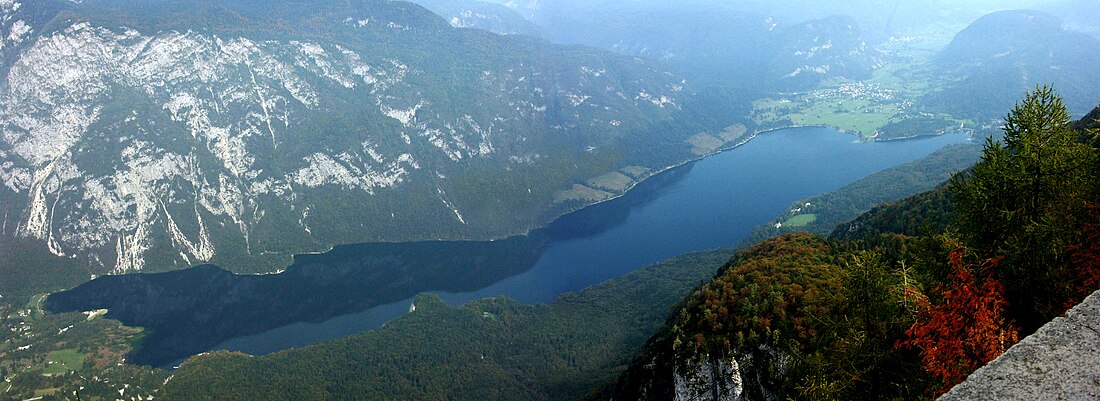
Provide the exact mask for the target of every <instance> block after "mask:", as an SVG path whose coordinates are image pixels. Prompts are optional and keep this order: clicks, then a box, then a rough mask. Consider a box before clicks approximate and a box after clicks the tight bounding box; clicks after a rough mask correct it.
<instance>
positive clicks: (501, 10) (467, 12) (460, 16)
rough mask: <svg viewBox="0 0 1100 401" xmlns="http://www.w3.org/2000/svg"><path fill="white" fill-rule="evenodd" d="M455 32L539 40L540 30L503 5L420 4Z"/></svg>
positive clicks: (445, 0)
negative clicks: (469, 30)
mask: <svg viewBox="0 0 1100 401" xmlns="http://www.w3.org/2000/svg"><path fill="white" fill-rule="evenodd" d="M413 3H416V4H419V5H421V6H424V8H427V9H429V10H431V11H432V12H433V13H436V14H438V15H439V16H441V17H443V19H445V20H447V22H448V23H450V24H451V26H453V27H456V28H474V29H481V30H486V31H489V32H493V33H498V34H501V35H528V36H539V35H540V34H541V28H539V27H538V26H537V25H535V24H534V23H532V22H530V21H528V20H526V19H525V18H523V16H522V15H520V14H519V13H517V12H516V11H514V10H512V9H510V8H508V7H505V6H503V5H499V4H495V3H490V2H485V1H479V0H417V1H414V2H413Z"/></svg>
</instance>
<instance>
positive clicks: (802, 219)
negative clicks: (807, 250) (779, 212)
mask: <svg viewBox="0 0 1100 401" xmlns="http://www.w3.org/2000/svg"><path fill="white" fill-rule="evenodd" d="M815 221H817V215H816V214H813V213H806V214H799V215H795V216H794V217H791V218H789V219H787V221H785V222H783V225H784V226H786V227H805V226H806V225H807V224H810V223H813V222H815Z"/></svg>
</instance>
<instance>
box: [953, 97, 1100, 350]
mask: <svg viewBox="0 0 1100 401" xmlns="http://www.w3.org/2000/svg"><path fill="white" fill-rule="evenodd" d="M1070 124H1071V121H1070V118H1069V114H1068V113H1067V112H1066V107H1065V105H1064V104H1063V103H1062V99H1061V98H1059V97H1058V95H1057V94H1056V93H1055V92H1054V90H1053V89H1052V88H1051V87H1049V86H1040V87H1037V88H1036V89H1035V90H1034V91H1032V92H1030V93H1028V94H1027V96H1026V97H1025V98H1024V100H1023V101H1022V102H1020V103H1017V105H1016V107H1015V108H1014V109H1013V110H1012V111H1011V112H1009V114H1008V116H1007V117H1005V124H1004V142H1003V143H1001V142H1000V141H994V140H992V139H989V140H987V142H986V145H985V150H984V155H983V156H982V160H981V161H980V162H979V163H978V164H976V165H975V166H974V168H973V169H972V170H971V171H970V172H968V173H966V174H960V175H958V176H956V177H955V178H954V179H952V182H951V185H950V188H951V192H952V194H953V195H954V196H955V201H956V206H957V208H958V209H957V210H958V213H957V216H958V219H959V221H958V223H959V228H960V230H961V231H962V232H963V233H965V235H967V240H968V241H967V242H969V243H970V244H971V246H973V247H975V248H977V249H980V250H983V251H985V252H986V253H987V256H988V257H993V256H1004V258H1005V262H1004V263H1003V264H1002V265H1001V266H1000V267H999V268H998V270H997V272H996V276H997V277H998V278H999V279H1000V280H1001V281H1003V282H1004V284H1005V286H1006V288H1007V294H1006V295H1007V298H1008V301H1009V304H1010V305H1011V310H1012V311H1014V317H1015V318H1017V319H1018V321H1019V322H1020V324H1021V325H1022V326H1023V328H1024V330H1025V332H1030V331H1033V330H1035V329H1037V328H1038V327H1039V326H1040V325H1042V324H1043V323H1045V322H1047V321H1049V320H1050V319H1051V318H1053V317H1054V316H1057V315H1059V314H1061V313H1062V312H1063V311H1064V304H1065V301H1066V299H1067V298H1071V297H1073V296H1074V294H1075V291H1074V290H1073V285H1072V283H1071V281H1072V276H1073V274H1072V271H1073V269H1072V266H1071V265H1070V258H1069V254H1068V252H1067V247H1068V245H1070V244H1073V243H1076V242H1077V239H1078V237H1079V236H1080V221H1082V218H1083V217H1084V216H1086V215H1087V204H1088V199H1089V198H1090V196H1089V195H1090V192H1091V188H1092V187H1093V186H1094V185H1095V177H1094V174H1093V173H1092V169H1091V168H1090V167H1091V166H1092V164H1093V163H1094V162H1095V160H1096V149H1095V148H1093V147H1091V146H1088V145H1086V144H1084V143H1082V142H1081V141H1080V136H1079V135H1078V134H1077V133H1076V132H1075V131H1074V130H1073V129H1072V128H1071V126H1070Z"/></svg>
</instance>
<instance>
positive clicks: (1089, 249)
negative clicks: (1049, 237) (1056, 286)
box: [1067, 205, 1100, 307]
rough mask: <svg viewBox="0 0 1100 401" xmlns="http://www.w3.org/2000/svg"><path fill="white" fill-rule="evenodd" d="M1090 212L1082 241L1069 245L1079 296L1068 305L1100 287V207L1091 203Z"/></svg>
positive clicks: (1075, 302) (1083, 230)
mask: <svg viewBox="0 0 1100 401" xmlns="http://www.w3.org/2000/svg"><path fill="white" fill-rule="evenodd" d="M1089 212H1090V213H1089V216H1090V220H1091V221H1090V222H1088V223H1085V224H1083V225H1082V226H1081V234H1082V239H1081V243H1079V244H1076V245H1070V246H1069V251H1070V252H1071V255H1072V258H1073V266H1074V272H1075V273H1076V276H1077V277H1076V279H1077V280H1076V283H1077V285H1076V288H1075V290H1076V292H1077V294H1076V295H1077V296H1076V297H1074V298H1073V299H1070V300H1068V303H1067V307H1069V306H1073V305H1076V304H1077V303H1078V302H1081V298H1084V297H1085V296H1087V295H1088V294H1091V293H1092V292H1093V291H1096V290H1098V289H1100V224H1098V222H1100V207H1097V206H1096V205H1090V206H1089Z"/></svg>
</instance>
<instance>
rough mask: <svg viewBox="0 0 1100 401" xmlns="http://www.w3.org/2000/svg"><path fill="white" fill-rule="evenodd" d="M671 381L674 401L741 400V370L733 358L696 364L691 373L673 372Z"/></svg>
mask: <svg viewBox="0 0 1100 401" xmlns="http://www.w3.org/2000/svg"><path fill="white" fill-rule="evenodd" d="M685 373H686V374H685ZM673 381H674V382H675V385H676V401H702V400H707V401H738V400H742V399H743V398H742V393H743V390H744V388H743V387H742V382H743V381H742V379H741V369H740V366H739V365H738V364H737V360H735V359H733V358H730V359H728V360H726V359H718V360H711V361H709V362H698V363H696V364H695V365H694V366H693V368H692V371H691V372H679V371H677V372H675V373H674V377H673Z"/></svg>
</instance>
